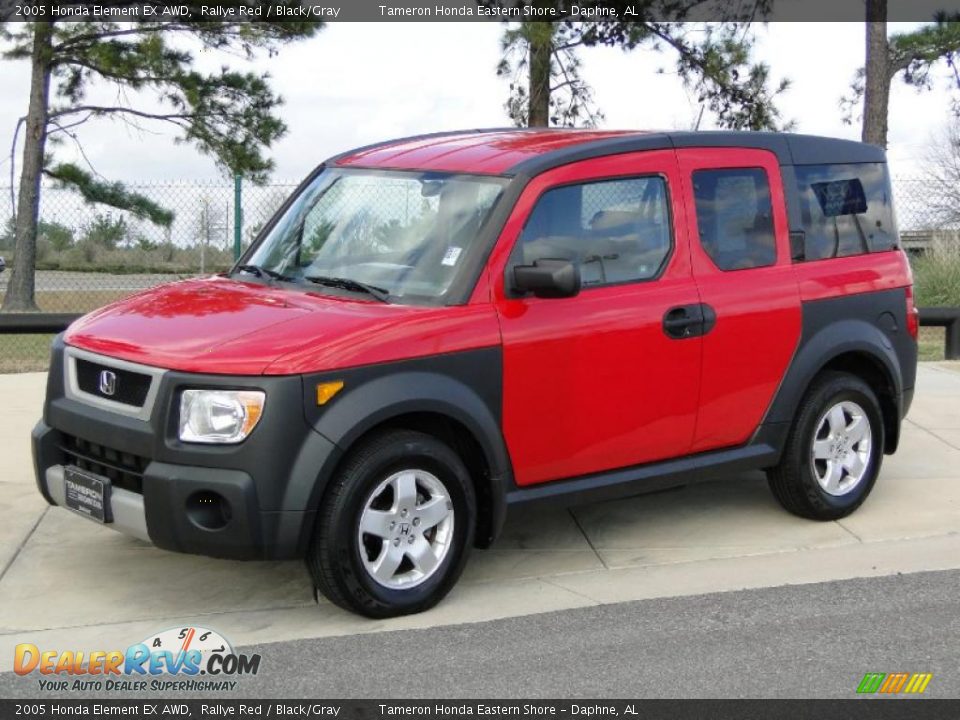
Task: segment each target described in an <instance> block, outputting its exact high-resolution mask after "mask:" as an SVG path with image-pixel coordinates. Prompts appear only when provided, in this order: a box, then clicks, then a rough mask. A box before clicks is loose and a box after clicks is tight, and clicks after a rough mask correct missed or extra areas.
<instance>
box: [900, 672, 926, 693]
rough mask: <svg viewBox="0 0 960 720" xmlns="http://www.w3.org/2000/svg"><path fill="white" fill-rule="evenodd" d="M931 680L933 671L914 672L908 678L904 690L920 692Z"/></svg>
mask: <svg viewBox="0 0 960 720" xmlns="http://www.w3.org/2000/svg"><path fill="white" fill-rule="evenodd" d="M931 680H933V673H914V674H913V676H912V677H911V678H910V682H908V683H907V687H906V688H905V689H904V692H908V693H917V694H919V693H922V692H923V691H924V690H926V689H927V685H929V684H930V681H931Z"/></svg>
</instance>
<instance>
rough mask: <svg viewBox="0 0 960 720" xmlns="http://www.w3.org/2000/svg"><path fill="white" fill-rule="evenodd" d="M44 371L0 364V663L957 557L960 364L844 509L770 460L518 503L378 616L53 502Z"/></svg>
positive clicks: (292, 572) (866, 570)
mask: <svg viewBox="0 0 960 720" xmlns="http://www.w3.org/2000/svg"><path fill="white" fill-rule="evenodd" d="M44 383H45V376H44V375H43V374H42V373H35V374H25V375H5V376H0V398H3V400H2V402H3V406H4V409H5V411H6V412H4V413H3V414H2V416H0V458H2V459H3V473H2V475H0V512H3V517H4V522H3V523H2V524H0V671H3V670H9V669H10V668H11V666H12V658H13V652H12V650H13V646H14V645H15V644H16V643H18V642H32V643H35V644H37V645H40V646H45V647H60V648H62V649H68V648H69V649H73V648H88V649H94V648H104V649H110V648H115V647H117V648H119V647H126V646H127V645H129V644H130V643H132V642H135V641H138V640H140V639H142V638H144V637H146V636H147V635H149V634H152V633H155V632H157V631H159V630H162V629H164V628H168V627H173V626H178V625H181V624H184V625H186V624H198V625H203V626H207V627H211V628H214V629H216V630H218V631H219V632H221V633H222V634H223V635H225V636H226V637H227V638H229V639H230V640H231V641H232V642H233V643H234V644H236V645H244V644H250V643H259V642H270V641H276V640H286V639H296V638H305V637H322V636H331V635H345V634H354V633H365V632H373V631H379V630H391V629H399V628H411V627H427V626H435V625H441V624H449V623H461V622H475V621H481V620H489V619H494V618H500V617H507V616H515V615H525V614H530V613H537V612H543V611H547V610H559V609H567V608H574V607H581V606H586V605H596V604H606V603H613V602H619V601H624V600H635V599H643V598H650V597H666V596H676V595H693V594H699V593H706V592H714V591H725V590H734V589H742V588H754V587H773V586H780V585H788V584H798V583H810V582H819V581H825V580H835V579H842V578H848V577H868V576H879V575H888V574H894V573H909V572H916V571H922V570H940V569H947V568H960V534H958V530H960V372H956V364H953V366H951V365H950V364H945V363H944V364H925V365H923V366H922V367H921V370H920V374H919V380H918V388H917V395H916V398H915V400H914V406H913V409H912V411H911V414H910V417H909V419H908V421H907V422H906V423H905V425H904V430H903V438H902V441H901V450H900V452H899V453H898V454H897V455H895V456H893V457H887V458H885V461H884V468H883V471H882V474H881V477H880V479H879V481H878V483H877V486H876V488H875V489H874V491H873V494H872V495H871V497H870V498H869V499H868V500H867V502H866V504H865V505H864V506H863V507H862V508H861V509H860V510H859V511H858V512H857V513H855V514H854V515H853V516H851V517H849V518H847V519H844V520H842V521H839V522H830V523H816V522H811V521H806V520H801V519H799V518H795V517H793V516H791V515H789V514H787V513H786V512H784V511H783V510H782V509H781V508H780V507H779V506H778V505H777V504H776V502H775V501H774V499H773V497H772V496H771V495H770V492H769V490H768V489H767V487H766V482H765V479H764V477H763V475H762V474H759V473H754V474H749V475H745V476H743V477H742V478H740V479H738V480H736V481H732V482H725V483H708V484H703V485H699V486H694V487H689V488H684V489H679V490H672V491H668V492H663V493H659V494H655V495H647V496H641V497H637V498H631V499H628V500H621V501H617V502H610V503H602V504H597V505H590V506H585V507H580V508H575V509H573V510H572V511H567V510H557V509H552V510H541V511H536V512H525V513H518V514H517V515H516V516H514V517H512V518H510V520H509V522H508V526H507V529H506V533H505V535H504V537H502V538H501V539H500V541H499V542H498V543H497V544H496V545H495V546H494V548H493V549H492V550H488V551H477V552H475V553H474V554H473V557H472V560H471V561H470V564H469V565H468V567H467V570H466V572H465V574H464V577H463V579H462V580H461V581H460V584H459V585H458V586H457V587H456V588H455V589H454V591H453V593H451V595H450V596H449V597H448V598H447V599H446V600H445V601H444V602H442V603H441V604H440V605H439V606H438V607H437V608H435V609H434V610H432V611H430V612H427V613H424V614H421V615H417V616H413V617H408V618H399V619H396V620H390V621H371V620H366V619H363V618H359V617H357V616H354V615H351V614H349V613H346V612H343V611H341V610H339V609H337V608H334V607H332V606H330V605H328V604H326V603H324V604H322V605H321V606H320V607H317V606H316V605H315V604H314V602H313V599H312V592H311V589H310V587H309V584H308V582H307V575H306V571H305V570H304V568H303V566H302V565H301V564H300V563H298V562H290V563H266V562H249V563H242V562H231V561H224V560H212V559H208V558H202V557H195V556H189V555H180V554H175V553H168V552H164V551H161V550H157V549H156V548H153V547H152V546H150V545H147V544H144V543H142V542H139V541H137V540H134V539H131V538H127V537H125V536H122V535H120V534H118V533H115V532H113V531H110V530H107V529H104V528H101V527H98V526H96V525H94V524H93V523H91V522H89V521H87V520H84V519H83V518H80V517H77V516H75V515H73V514H71V513H69V512H67V511H66V510H63V509H61V508H48V507H47V506H46V504H45V503H44V501H43V500H42V499H41V497H40V496H39V494H38V493H37V491H36V489H35V486H34V481H33V477H32V470H31V461H30V449H29V440H28V439H29V431H30V428H31V426H32V425H33V423H34V422H35V420H36V419H37V417H38V416H39V413H40V407H41V403H42V397H43V390H44Z"/></svg>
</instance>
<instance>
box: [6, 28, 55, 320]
mask: <svg viewBox="0 0 960 720" xmlns="http://www.w3.org/2000/svg"><path fill="white" fill-rule="evenodd" d="M52 37H53V25H52V24H50V23H47V22H37V23H34V30H33V53H32V56H31V75H30V107H29V109H28V111H27V123H26V133H25V134H24V138H23V167H22V168H21V170H20V195H19V199H18V201H17V220H16V225H15V228H16V229H15V234H16V238H17V242H16V256H15V257H14V260H13V272H12V274H11V275H10V284H9V285H8V286H7V294H6V297H4V300H3V308H2V309H3V311H4V312H31V311H32V312H36V311H38V310H39V308H38V307H37V304H36V302H35V300H34V279H35V270H36V269H35V265H36V260H37V223H38V220H39V216H40V177H41V174H42V172H43V152H44V148H45V146H46V142H47V112H48V105H47V103H48V99H49V95H50V50H51V46H52Z"/></svg>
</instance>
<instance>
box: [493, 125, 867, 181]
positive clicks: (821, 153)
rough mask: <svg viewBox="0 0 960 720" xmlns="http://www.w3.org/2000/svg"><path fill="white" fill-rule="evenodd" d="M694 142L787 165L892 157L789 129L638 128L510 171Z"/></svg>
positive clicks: (545, 155)
mask: <svg viewBox="0 0 960 720" xmlns="http://www.w3.org/2000/svg"><path fill="white" fill-rule="evenodd" d="M691 147H739V148H755V149H759V150H769V151H770V152H773V153H774V154H776V156H777V159H778V160H779V162H780V164H781V165H825V164H833V163H843V164H845V163H851V164H852V163H870V162H880V163H882V162H886V153H885V152H884V150H883V148H880V147H878V146H876V145H868V144H866V143H861V142H856V141H853V140H840V139H838V138H830V137H821V136H818V135H800V134H797V133H785V132H756V131H737V130H716V131H714V130H703V131H677V132H653V133H638V134H636V135H622V136H615V137H609V138H603V139H600V140H593V141H590V142H584V143H579V144H577V145H572V146H569V147H565V148H562V149H559V150H555V151H553V152H547V153H543V154H541V155H537V156H536V157H533V158H530V159H528V160H524V161H523V162H520V163H518V164H517V165H514V166H513V167H512V168H510V172H509V173H508V174H511V175H513V174H517V175H537V174H539V173H541V172H544V171H545V170H549V169H551V168H554V167H558V166H560V165H565V164H567V163H570V162H576V161H578V160H587V159H589V158H594V157H601V156H604V155H616V154H619V153H626V152H637V151H641V150H663V149H667V148H691Z"/></svg>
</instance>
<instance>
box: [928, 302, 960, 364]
mask: <svg viewBox="0 0 960 720" xmlns="http://www.w3.org/2000/svg"><path fill="white" fill-rule="evenodd" d="M920 324H921V325H922V326H924V327H942V328H944V330H945V332H944V335H945V339H944V345H945V347H944V357H946V359H947V360H960V307H926V308H920Z"/></svg>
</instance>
